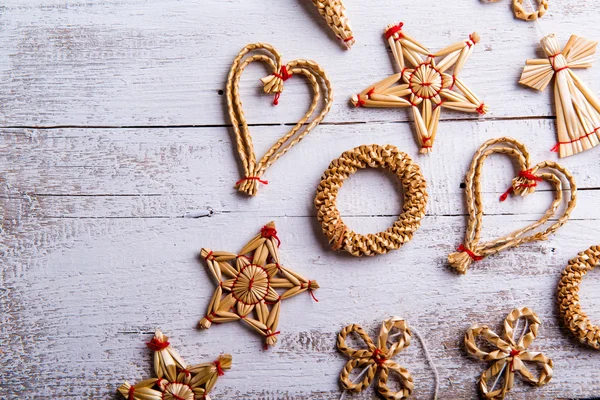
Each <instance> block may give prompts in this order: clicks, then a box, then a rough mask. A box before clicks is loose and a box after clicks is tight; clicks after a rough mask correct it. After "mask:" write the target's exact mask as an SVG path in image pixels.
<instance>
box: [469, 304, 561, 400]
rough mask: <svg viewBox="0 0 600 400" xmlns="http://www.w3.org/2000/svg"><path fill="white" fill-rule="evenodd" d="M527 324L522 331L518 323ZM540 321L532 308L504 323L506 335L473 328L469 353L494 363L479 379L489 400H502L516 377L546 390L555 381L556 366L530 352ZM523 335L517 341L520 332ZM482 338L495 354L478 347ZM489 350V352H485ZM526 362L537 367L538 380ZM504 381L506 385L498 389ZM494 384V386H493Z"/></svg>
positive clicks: (510, 317) (476, 327)
mask: <svg viewBox="0 0 600 400" xmlns="http://www.w3.org/2000/svg"><path fill="white" fill-rule="evenodd" d="M521 319H524V320H525V327H524V328H523V329H522V330H520V329H519V322H520V320H521ZM540 325H541V321H540V319H539V318H538V316H537V315H536V314H535V313H534V312H533V311H531V310H530V309H529V308H521V309H519V308H517V309H514V310H513V311H512V312H511V313H510V314H508V317H506V319H505V320H504V335H502V337H500V336H498V335H497V334H496V333H494V332H493V331H492V330H491V329H490V328H489V327H487V326H486V325H474V326H472V327H471V328H470V329H469V330H468V331H467V333H466V335H465V347H466V348H467V351H468V352H469V353H470V354H471V355H473V356H475V357H477V358H479V359H480V360H482V361H493V364H492V366H491V367H490V368H489V369H487V370H486V371H485V372H484V373H483V374H481V378H480V379H479V387H480V388H481V392H482V393H483V395H484V396H485V398H486V399H494V400H501V399H504V397H505V396H506V394H507V393H508V391H509V390H510V389H512V388H513V386H514V380H515V373H516V372H518V373H519V375H521V378H522V379H523V380H524V381H525V382H528V383H530V384H532V385H536V386H543V385H545V384H547V383H548V382H550V379H552V367H553V362H552V360H551V359H550V358H548V357H546V356H545V355H544V354H542V353H538V352H532V351H529V350H528V348H529V346H530V345H531V343H532V342H533V341H534V340H535V338H536V337H537V334H538V329H539V327H540ZM520 331H521V332H522V333H521V334H520V335H519V338H518V339H517V335H518V333H519V332H520ZM478 337H482V338H483V339H485V340H486V341H487V342H488V343H489V344H490V345H491V346H493V347H494V349H493V350H491V351H490V350H488V349H482V348H480V347H479V345H478V344H477V338H478ZM486 350H487V351H486ZM525 362H532V363H535V364H536V366H537V367H538V370H539V376H538V377H535V376H534V375H533V374H532V372H531V371H530V370H529V369H528V368H527V366H526V364H525ZM501 379H503V381H504V382H503V384H502V385H501V387H500V388H498V389H496V387H497V386H498V384H499V383H500V381H501ZM490 384H491V386H490Z"/></svg>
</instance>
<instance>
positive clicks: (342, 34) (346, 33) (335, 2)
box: [313, 0, 355, 49]
mask: <svg viewBox="0 0 600 400" xmlns="http://www.w3.org/2000/svg"><path fill="white" fill-rule="evenodd" d="M313 4H314V5H315V7H317V10H319V14H321V16H322V17H323V18H325V21H326V22H327V25H329V27H330V28H331V30H332V31H333V33H335V36H337V38H338V39H339V40H341V41H342V42H343V43H344V44H345V45H346V47H347V48H348V49H350V48H351V47H352V45H353V44H354V42H355V40H354V34H353V33H352V27H351V26H350V22H349V21H348V17H346V7H345V6H344V3H343V2H342V0H313Z"/></svg>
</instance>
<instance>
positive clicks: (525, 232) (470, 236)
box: [448, 137, 577, 274]
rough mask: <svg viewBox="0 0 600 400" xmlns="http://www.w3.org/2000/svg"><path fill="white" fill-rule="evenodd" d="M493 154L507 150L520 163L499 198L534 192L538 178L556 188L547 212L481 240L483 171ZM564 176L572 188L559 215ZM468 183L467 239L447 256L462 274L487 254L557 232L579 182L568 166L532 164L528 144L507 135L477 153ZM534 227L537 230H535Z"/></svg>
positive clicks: (574, 196) (566, 215)
mask: <svg viewBox="0 0 600 400" xmlns="http://www.w3.org/2000/svg"><path fill="white" fill-rule="evenodd" d="M492 154H505V155H507V156H509V157H512V158H514V159H515V160H516V161H517V163H518V164H519V167H520V171H519V172H518V174H517V177H516V178H514V179H513V180H512V185H511V187H510V188H509V189H508V190H507V191H506V193H504V194H503V195H502V196H501V197H500V200H502V201H504V200H506V199H507V198H508V196H509V195H510V194H511V193H514V194H516V195H519V196H526V195H529V194H532V193H534V192H535V188H536V187H537V185H538V183H539V182H542V181H546V182H548V183H550V184H551V185H552V187H553V189H554V201H553V202H552V204H551V205H550V207H549V208H548V210H547V211H546V212H545V213H544V215H543V216H542V217H541V218H540V219H539V220H537V221H536V222H534V223H532V224H531V225H529V226H527V227H525V228H523V229H520V230H517V231H514V232H512V233H510V234H508V235H506V236H503V237H501V238H498V239H495V240H491V241H489V242H484V243H481V229H482V223H483V201H482V198H481V175H482V169H483V164H484V162H485V160H486V159H487V158H488V157H489V156H490V155H492ZM561 178H564V179H566V180H567V181H568V182H569V186H570V192H569V197H568V201H566V206H565V207H564V210H563V212H562V214H560V215H557V213H558V209H559V207H560V206H561V205H563V203H565V199H563V185H562V181H561ZM465 185H466V191H465V194H466V200H467V210H468V213H469V221H468V224H467V231H466V234H465V240H464V243H463V244H461V245H460V246H459V247H458V248H457V252H455V253H452V254H450V255H449V256H448V262H449V263H450V266H451V267H453V268H455V269H456V271H458V272H459V273H461V274H465V273H466V272H467V270H468V268H469V267H470V266H471V264H472V263H473V262H474V261H481V260H482V259H484V258H485V257H487V256H490V255H492V254H496V253H499V252H500V251H502V250H506V249H508V248H511V247H517V246H520V245H522V244H524V243H529V242H533V241H538V240H545V239H547V238H548V236H549V235H550V234H552V233H555V232H556V231H557V230H558V228H560V227H561V226H562V225H564V224H565V222H567V220H568V219H569V216H570V215H571V212H572V211H573V208H575V204H576V203H577V186H576V184H575V180H574V178H573V175H571V173H570V172H569V171H568V170H567V169H565V168H564V167H562V166H561V165H559V164H557V163H555V162H553V161H543V162H541V163H539V164H536V165H532V164H531V160H530V156H529V152H528V151H527V148H526V147H525V146H524V145H523V144H522V143H520V142H518V141H517V140H515V139H512V138H506V137H504V138H499V139H491V140H488V141H487V142H485V143H484V144H483V145H482V146H481V148H480V149H479V150H478V151H477V153H475V155H474V156H473V161H472V162H471V167H470V168H469V171H468V172H467V177H466V179H465ZM554 217H557V220H556V222H554V223H553V224H551V225H550V226H547V227H545V229H544V228H543V226H544V225H546V224H547V223H548V222H549V221H550V219H551V218H554ZM535 230H538V231H537V232H536V233H532V232H533V231H535Z"/></svg>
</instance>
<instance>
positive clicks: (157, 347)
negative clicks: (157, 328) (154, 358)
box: [146, 337, 171, 351]
mask: <svg viewBox="0 0 600 400" xmlns="http://www.w3.org/2000/svg"><path fill="white" fill-rule="evenodd" d="M170 344H171V343H169V342H161V341H160V340H158V339H157V338H155V337H154V338H152V340H151V341H149V342H148V343H146V346H148V348H149V349H150V350H152V351H161V350H164V349H166V348H167V347H169V345H170Z"/></svg>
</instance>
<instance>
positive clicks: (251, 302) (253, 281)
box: [198, 222, 319, 347]
mask: <svg viewBox="0 0 600 400" xmlns="http://www.w3.org/2000/svg"><path fill="white" fill-rule="evenodd" d="M279 245H280V241H279V238H278V237H277V230H276V229H275V224H274V223H273V222H270V223H268V224H267V225H265V226H264V227H263V228H262V229H261V231H260V233H259V234H258V235H256V236H255V237H253V238H252V239H251V240H250V241H249V242H248V244H246V246H244V248H243V249H242V250H241V251H240V252H239V254H234V253H228V252H223V251H212V250H209V249H202V251H201V253H200V254H201V256H202V258H203V259H204V260H205V261H206V263H207V264H208V268H209V269H210V271H211V273H212V275H213V277H214V278H215V279H216V282H217V285H218V286H217V289H216V290H215V293H214V294H213V297H212V299H211V301H210V304H209V306H208V312H207V315H206V316H205V317H204V318H202V320H201V321H200V322H199V323H198V326H199V327H200V328H201V329H208V328H210V327H211V325H212V324H213V323H214V324H218V323H225V322H231V321H240V320H241V321H243V322H244V323H246V324H247V325H248V326H250V327H251V328H253V329H254V330H256V331H257V332H258V333H260V334H261V335H262V336H264V337H265V342H266V345H265V347H268V346H272V345H274V344H275V343H276V342H277V337H276V335H278V334H279V331H277V326H278V324H279V312H280V310H281V301H282V300H285V299H288V298H290V297H293V296H296V295H298V294H300V293H303V292H306V291H308V292H309V293H310V295H311V296H312V297H313V299H314V300H315V301H317V299H316V297H315V296H314V294H313V291H314V290H316V289H318V288H319V285H318V284H317V282H316V281H314V280H308V279H306V278H304V277H303V276H302V275H300V274H298V273H296V272H294V271H292V270H291V269H289V268H286V267H284V266H283V265H281V264H280V262H281V261H280V258H279V251H278V248H279ZM276 289H281V290H282V293H281V294H279V293H278V292H277V290H276ZM252 312H254V315H252V314H251V313H252Z"/></svg>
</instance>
